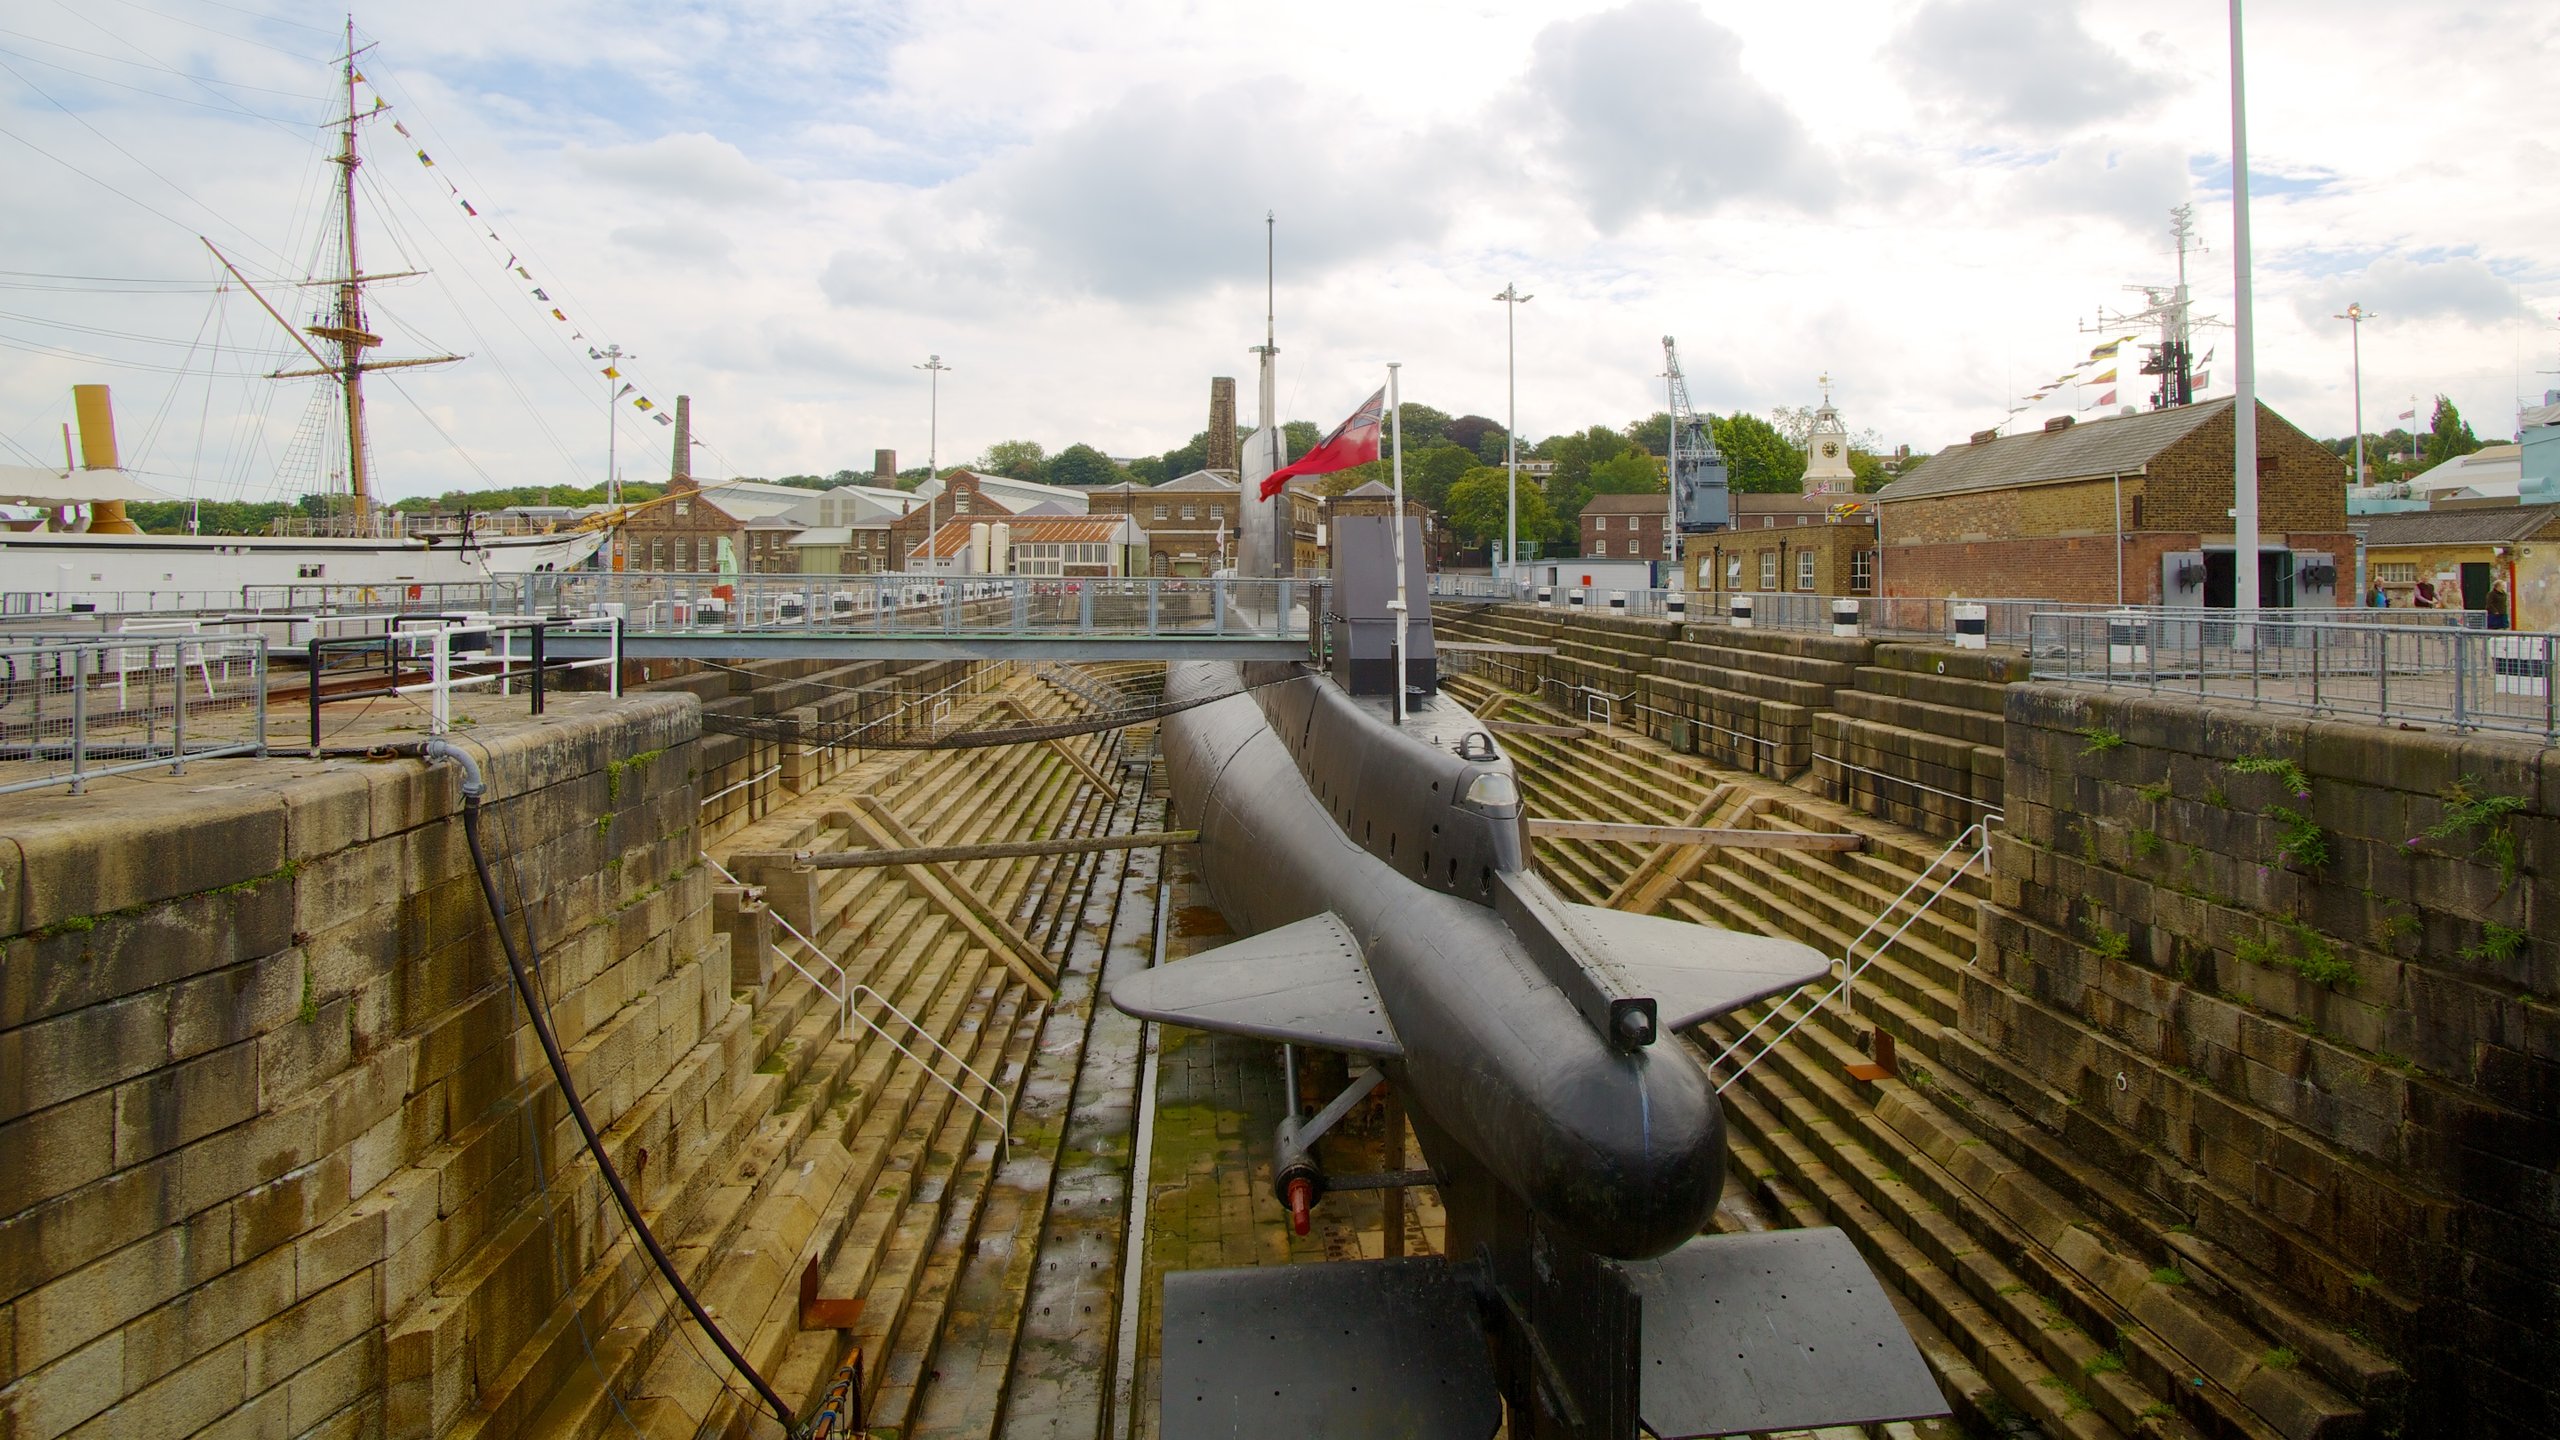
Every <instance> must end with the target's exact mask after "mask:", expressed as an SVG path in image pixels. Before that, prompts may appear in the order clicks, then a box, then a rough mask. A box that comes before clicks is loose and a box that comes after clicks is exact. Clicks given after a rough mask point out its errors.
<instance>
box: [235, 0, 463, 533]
mask: <svg viewBox="0 0 2560 1440" xmlns="http://www.w3.org/2000/svg"><path fill="white" fill-rule="evenodd" d="M372 48H373V47H372V46H370V45H366V46H361V47H360V46H358V45H357V44H356V22H355V18H354V17H353V16H349V17H348V19H347V53H346V55H345V57H344V58H343V59H342V60H341V61H340V62H339V70H340V73H341V76H342V79H343V81H344V84H345V87H346V98H347V109H346V113H345V114H344V115H342V116H340V117H339V118H338V119H337V121H336V122H335V123H336V124H337V126H338V132H339V142H338V153H337V154H335V155H333V156H330V157H329V163H331V164H333V165H336V166H338V167H339V170H340V174H339V177H338V204H339V217H338V218H339V227H338V228H339V230H340V232H341V233H340V238H339V253H338V260H339V263H340V264H341V265H343V266H344V267H345V269H344V270H343V271H342V272H341V273H340V274H339V275H338V276H337V278H335V279H333V280H324V281H319V282H316V283H319V284H324V285H334V286H336V287H337V291H338V299H337V304H336V306H335V308H334V309H333V310H332V312H331V313H330V315H329V317H328V319H327V320H326V321H324V322H322V323H320V324H315V325H305V326H303V327H302V329H301V332H300V333H298V334H296V335H295V336H294V338H295V339H296V340H297V341H301V340H302V336H303V335H305V334H307V335H313V336H317V337H318V338H320V339H322V340H326V341H329V342H330V343H332V344H334V345H336V346H337V347H338V356H337V359H336V360H335V361H334V362H330V361H325V360H323V361H322V363H321V364H320V366H319V367H318V368H315V369H310V370H279V371H276V372H275V373H274V374H271V375H269V376H268V377H267V378H268V379H270V380H291V379H297V378H305V377H310V376H321V375H325V376H327V377H329V378H330V379H332V380H335V381H337V382H338V387H339V389H340V390H342V391H343V392H344V399H345V403H346V430H347V488H348V491H349V493H350V494H351V495H352V496H353V498H354V501H355V515H354V517H353V524H354V529H355V533H356V534H359V535H371V534H373V533H374V518H373V480H372V476H371V475H370V474H369V473H368V472H367V470H366V468H365V450H366V445H365V418H364V377H365V372H367V371H369V370H400V369H407V368H410V367H413V366H418V365H446V364H451V363H453V362H454V361H457V360H460V359H461V358H462V357H461V356H459V355H427V356H420V357H418V358H415V359H409V360H367V359H366V358H364V352H365V351H367V350H369V349H371V348H373V347H374V346H377V345H380V344H381V343H382V337H381V336H379V335H376V334H374V333H373V332H372V331H370V330H368V329H366V328H365V314H364V287H365V284H366V282H368V281H371V280H396V279H402V278H405V277H407V276H411V275H417V274H421V273H423V272H421V271H416V270H403V271H397V272H394V273H391V274H385V275H367V274H365V273H364V271H363V269H362V268H360V267H359V265H358V263H357V255H356V171H357V169H358V168H360V167H361V166H362V165H363V164H364V158H363V156H362V155H361V154H360V153H359V152H358V151H357V149H356V122H358V121H360V120H368V119H371V118H372V117H374V116H376V115H379V114H381V113H382V112H383V111H385V110H387V109H389V108H390V107H389V106H387V105H384V104H382V103H381V102H380V101H376V102H375V104H374V107H373V109H371V110H358V109H357V108H356V82H358V81H360V80H362V79H363V78H364V76H363V74H362V73H360V72H359V71H358V70H357V69H356V58H357V57H358V56H360V55H362V54H363V53H364V52H365V51H366V50H370V49H372ZM211 243H212V242H210V241H207V242H206V244H207V247H208V248H210V247H211ZM214 254H215V256H216V257H217V258H220V257H221V255H222V252H221V251H219V250H216V251H214ZM223 264H224V266H225V267H226V268H230V269H231V272H232V274H233V275H234V276H237V277H238V278H239V280H240V283H241V284H242V285H244V286H245V285H249V280H248V277H247V276H245V275H241V274H240V272H239V270H238V268H237V267H235V266H232V265H231V262H230V261H229V260H228V259H224V260H223ZM249 289H250V293H251V294H253V295H255V294H256V293H257V291H256V287H255V286H249ZM257 298H258V303H259V304H261V305H266V306H267V313H268V314H270V315H276V310H275V307H274V306H272V305H267V301H266V297H264V296H262V295H261V296H258V297H257ZM276 319H277V323H279V324H282V323H284V318H283V317H282V316H281V315H276ZM286 328H288V329H291V328H292V327H291V326H289V325H288V326H287V327H286ZM302 348H303V349H304V350H306V351H308V350H310V349H311V346H310V342H308V341H302ZM312 358H313V359H314V360H322V357H321V356H320V355H319V354H318V353H317V352H313V354H312Z"/></svg>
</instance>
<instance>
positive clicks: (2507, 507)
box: [2362, 501, 2560, 630]
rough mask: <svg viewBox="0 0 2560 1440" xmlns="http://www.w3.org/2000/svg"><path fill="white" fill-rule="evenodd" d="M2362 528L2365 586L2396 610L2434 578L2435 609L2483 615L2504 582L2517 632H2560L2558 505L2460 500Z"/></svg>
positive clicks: (2387, 517) (2374, 519)
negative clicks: (2378, 592)
mask: <svg viewBox="0 0 2560 1440" xmlns="http://www.w3.org/2000/svg"><path fill="white" fill-rule="evenodd" d="M2362 523H2363V524H2364V526H2365V539H2364V544H2365V573H2366V575H2367V576H2368V577H2370V578H2369V579H2368V580H2367V582H2366V583H2367V584H2368V585H2376V584H2378V585H2380V586H2381V587H2382V589H2383V593H2385V594H2387V595H2389V596H2390V597H2391V603H2392V604H2393V605H2407V604H2408V603H2409V602H2410V600H2411V598H2412V597H2413V596H2414V595H2415V594H2416V592H2417V588H2418V582H2419V581H2420V580H2431V581H2434V582H2435V587H2436V603H2437V604H2439V605H2441V606H2444V607H2446V608H2455V607H2459V608H2461V609H2464V610H2480V609H2485V608H2487V606H2488V603H2489V586H2490V585H2491V584H2492V583H2494V582H2499V581H2503V582H2505V584H2506V587H2507V598H2508V613H2509V615H2510V616H2512V617H2513V619H2514V622H2515V628H2516V629H2518V630H2548V629H2551V628H2553V627H2554V626H2560V505H2513V504H2504V503H2499V502H2481V503H2478V504H2470V505H2467V504H2463V503H2462V502H2459V501H2455V502H2451V503H2449V504H2445V505H2441V506H2439V507H2438V508H2436V509H2433V510H2413V511H2406V512H2403V513H2400V514H2394V515H2376V516H2373V517H2372V518H2371V519H2369V520H2366V521H2364V522H2362Z"/></svg>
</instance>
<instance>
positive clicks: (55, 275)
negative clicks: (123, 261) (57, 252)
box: [0, 270, 202, 293]
mask: <svg viewBox="0 0 2560 1440" xmlns="http://www.w3.org/2000/svg"><path fill="white" fill-rule="evenodd" d="M0 275H15V276H18V277H20V278H22V279H28V280H94V281H97V282H99V283H101V284H108V285H172V286H180V287H190V288H202V287H201V285H200V284H199V283H198V282H196V281H193V280H145V279H140V278H137V277H133V276H126V275H65V274H62V273H61V272H59V271H54V270H0ZM145 293H150V292H145Z"/></svg>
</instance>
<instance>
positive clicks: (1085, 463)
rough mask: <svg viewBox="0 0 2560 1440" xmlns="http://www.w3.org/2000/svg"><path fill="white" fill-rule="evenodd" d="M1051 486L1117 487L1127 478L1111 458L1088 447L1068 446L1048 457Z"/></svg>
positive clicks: (1125, 473) (1126, 473) (1126, 474)
mask: <svg viewBox="0 0 2560 1440" xmlns="http://www.w3.org/2000/svg"><path fill="white" fill-rule="evenodd" d="M1048 476H1049V483H1050V484H1052V485H1117V484H1119V483H1120V482H1121V481H1123V480H1126V479H1128V478H1129V474H1128V472H1127V471H1125V470H1122V469H1121V468H1120V467H1119V466H1117V465H1114V464H1112V463H1111V457H1110V456H1108V455H1105V454H1103V453H1102V452H1101V451H1099V450H1096V449H1094V448H1093V447H1092V446H1090V445H1084V444H1076V445H1070V446H1068V447H1067V448H1066V449H1064V450H1061V451H1059V452H1058V453H1057V454H1056V455H1054V456H1052V457H1050V460H1049V469H1048Z"/></svg>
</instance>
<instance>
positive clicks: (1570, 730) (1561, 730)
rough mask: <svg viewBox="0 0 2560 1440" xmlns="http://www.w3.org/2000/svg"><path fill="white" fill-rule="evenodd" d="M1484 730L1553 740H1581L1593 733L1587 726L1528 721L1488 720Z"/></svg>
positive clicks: (1498, 733) (1499, 733) (1497, 733)
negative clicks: (1543, 723) (1544, 723)
mask: <svg viewBox="0 0 2560 1440" xmlns="http://www.w3.org/2000/svg"><path fill="white" fill-rule="evenodd" d="M1478 718H1482V717H1478ZM1484 728H1486V729H1487V730H1490V731H1492V732H1493V733H1494V734H1496V735H1544V736H1546V737H1548V738H1549V739H1551V740H1580V739H1583V738H1584V737H1586V736H1588V735H1589V734H1590V733H1591V729H1590V727H1589V726H1587V725H1539V724H1535V723H1532V722H1530V721H1527V720H1486V721H1485V722H1484Z"/></svg>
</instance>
